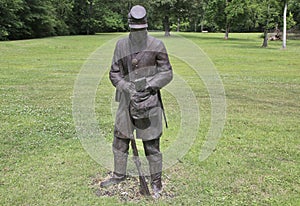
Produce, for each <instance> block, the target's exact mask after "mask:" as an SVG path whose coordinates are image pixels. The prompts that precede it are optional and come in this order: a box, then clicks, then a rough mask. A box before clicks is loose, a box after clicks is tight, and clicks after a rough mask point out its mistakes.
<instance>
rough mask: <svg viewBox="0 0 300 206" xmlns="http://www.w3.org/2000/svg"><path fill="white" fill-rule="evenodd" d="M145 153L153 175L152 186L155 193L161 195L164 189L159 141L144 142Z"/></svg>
mask: <svg viewBox="0 0 300 206" xmlns="http://www.w3.org/2000/svg"><path fill="white" fill-rule="evenodd" d="M143 145H144V151H145V155H146V157H147V159H148V162H149V170H150V175H151V186H152V189H153V191H154V193H159V192H160V191H161V189H162V183H161V175H162V154H161V152H160V148H159V139H155V140H150V141H144V142H143Z"/></svg>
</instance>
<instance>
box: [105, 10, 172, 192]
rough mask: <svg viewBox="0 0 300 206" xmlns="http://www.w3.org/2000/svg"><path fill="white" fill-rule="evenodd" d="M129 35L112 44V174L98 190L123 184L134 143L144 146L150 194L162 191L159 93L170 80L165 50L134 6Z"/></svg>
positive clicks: (161, 114) (144, 13)
mask: <svg viewBox="0 0 300 206" xmlns="http://www.w3.org/2000/svg"><path fill="white" fill-rule="evenodd" d="M128 24H129V27H130V34H129V36H128V37H126V38H123V39H121V40H119V41H118V42H117V44H116V47H115V51H114V56H113V61H112V65H111V69H110V72H109V78H110V80H111V83H112V84H113V86H114V87H116V101H117V102H119V107H118V110H117V113H116V119H115V126H114V140H113V145H112V148H113V154H114V171H113V173H112V175H111V176H109V177H108V178H107V179H106V180H104V181H103V182H101V186H102V187H107V186H109V185H113V184H118V183H120V182H121V181H123V180H125V179H126V167H127V157H128V150H129V143H130V140H131V139H132V138H134V135H133V134H134V131H135V134H136V138H138V139H141V140H142V142H143V147H144V152H145V156H146V158H147V160H148V163H149V172H150V180H151V188H152V190H153V192H154V194H156V195H157V194H159V193H160V192H161V191H162V181H161V176H162V153H161V152H160V137H161V136H162V127H163V126H162V125H163V124H162V118H163V116H164V111H163V105H162V101H161V96H160V89H161V88H163V87H164V86H166V85H167V84H168V83H169V82H170V81H171V80H172V78H173V72H172V67H171V64H170V61H169V57H168V54H167V51H166V48H165V46H164V44H163V42H162V41H161V40H158V39H156V38H154V37H152V36H150V35H148V31H147V28H148V24H147V15H146V10H145V8H144V7H143V6H140V5H136V6H133V7H132V8H131V10H130V12H129V14H128Z"/></svg>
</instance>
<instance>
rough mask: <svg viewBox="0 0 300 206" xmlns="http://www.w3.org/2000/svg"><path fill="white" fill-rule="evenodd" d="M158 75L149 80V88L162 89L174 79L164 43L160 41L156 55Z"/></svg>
mask: <svg viewBox="0 0 300 206" xmlns="http://www.w3.org/2000/svg"><path fill="white" fill-rule="evenodd" d="M156 66H157V74H155V75H154V76H153V77H152V78H151V79H150V80H148V86H149V87H151V88H152V89H161V88H162V87H164V86H165V85H167V84H168V83H169V82H170V81H171V80H172V78H173V70H172V66H171V64H170V61H169V56H168V54H167V50H166V48H165V46H164V44H163V42H161V41H159V44H158V47H157V54H156Z"/></svg>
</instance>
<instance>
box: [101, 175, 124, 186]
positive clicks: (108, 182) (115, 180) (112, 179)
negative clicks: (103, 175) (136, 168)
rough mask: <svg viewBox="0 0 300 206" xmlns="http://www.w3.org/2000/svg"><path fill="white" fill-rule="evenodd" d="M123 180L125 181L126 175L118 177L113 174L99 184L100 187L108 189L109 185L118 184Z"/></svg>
mask: <svg viewBox="0 0 300 206" xmlns="http://www.w3.org/2000/svg"><path fill="white" fill-rule="evenodd" d="M125 179H126V175H122V174H121V175H120V174H118V173H115V172H114V173H113V175H112V176H111V177H110V178H108V179H106V180H104V181H102V182H101V183H100V187H108V186H110V185H115V184H119V183H120V182H122V181H124V180H125Z"/></svg>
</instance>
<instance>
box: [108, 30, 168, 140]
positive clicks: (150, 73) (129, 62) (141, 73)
mask: <svg viewBox="0 0 300 206" xmlns="http://www.w3.org/2000/svg"><path fill="white" fill-rule="evenodd" d="M109 77H110V80H111V82H112V84H113V85H114V86H115V87H116V101H118V102H119V107H118V110H117V113H116V119H115V129H114V135H115V136H116V137H119V138H131V137H132V134H133V131H134V130H136V135H137V138H142V139H143V140H151V139H156V138H159V137H160V136H161V135H162V113H161V112H162V110H161V108H157V109H156V110H155V112H154V114H153V115H151V117H149V118H148V119H146V120H145V119H144V120H141V121H138V122H137V124H135V123H133V122H132V118H131V117H130V114H129V110H128V106H129V100H128V99H129V98H128V95H129V94H127V93H126V91H124V89H123V87H124V85H125V83H126V82H129V81H131V82H134V81H135V80H136V79H140V78H142V77H145V78H146V82H147V85H149V86H150V87H151V88H153V89H154V90H159V89H161V88H163V87H164V86H165V85H167V84H168V83H169V82H170V81H171V80H172V77H173V73H172V67H171V64H170V61H169V57H168V54H167V51H166V48H165V46H164V44H163V42H162V41H160V40H158V39H156V38H154V37H152V36H149V35H147V39H145V44H144V46H143V48H142V49H136V48H134V45H133V42H132V41H131V39H130V37H127V38H123V39H121V40H119V41H118V42H117V44H116V47H115V51H114V56H113V61H112V65H111V69H110V73H109ZM156 95H157V94H156ZM137 125H142V126H137Z"/></svg>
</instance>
